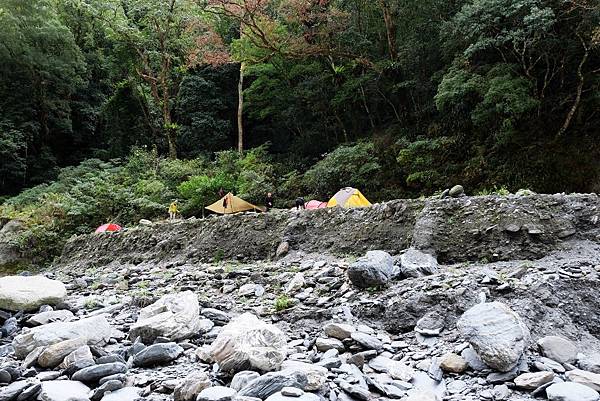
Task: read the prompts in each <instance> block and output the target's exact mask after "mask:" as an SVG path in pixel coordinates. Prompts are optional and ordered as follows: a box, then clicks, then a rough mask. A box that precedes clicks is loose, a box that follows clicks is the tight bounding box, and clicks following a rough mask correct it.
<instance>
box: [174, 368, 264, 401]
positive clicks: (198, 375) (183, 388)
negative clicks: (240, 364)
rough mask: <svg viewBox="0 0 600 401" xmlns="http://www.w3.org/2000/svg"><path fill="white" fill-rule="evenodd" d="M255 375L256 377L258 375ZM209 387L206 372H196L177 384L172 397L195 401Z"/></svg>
mask: <svg viewBox="0 0 600 401" xmlns="http://www.w3.org/2000/svg"><path fill="white" fill-rule="evenodd" d="M256 375H257V376H258V373H257V374H256ZM210 385H211V383H210V379H209V377H208V375H207V374H206V372H203V371H201V370H196V371H193V372H192V373H190V374H188V375H187V376H186V377H185V378H184V379H183V380H182V381H181V382H179V384H178V385H177V387H175V391H174V393H173V397H174V399H175V401H195V400H196V397H197V396H198V394H200V392H201V391H202V390H204V389H206V388H208V387H210Z"/></svg>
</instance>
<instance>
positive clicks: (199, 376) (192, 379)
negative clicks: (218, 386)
mask: <svg viewBox="0 0 600 401" xmlns="http://www.w3.org/2000/svg"><path fill="white" fill-rule="evenodd" d="M210 386H211V382H210V379H209V377H208V375H207V374H206V372H203V371H201V370H196V371H193V372H192V373H190V374H188V375H187V376H186V377H185V378H184V379H183V380H182V381H181V382H180V383H179V384H178V385H177V387H175V392H174V393H173V397H174V399H175V401H196V397H198V394H200V392H201V391H202V390H204V389H205V388H208V387H210Z"/></svg>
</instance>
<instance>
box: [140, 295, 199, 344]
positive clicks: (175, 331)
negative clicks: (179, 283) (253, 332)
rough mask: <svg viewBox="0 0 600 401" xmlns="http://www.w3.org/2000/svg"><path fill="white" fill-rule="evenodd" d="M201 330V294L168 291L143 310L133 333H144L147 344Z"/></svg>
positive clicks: (181, 336)
mask: <svg viewBox="0 0 600 401" xmlns="http://www.w3.org/2000/svg"><path fill="white" fill-rule="evenodd" d="M199 330H200V306H199V304H198V297H197V296H196V294H194V293H193V292H191V291H185V292H180V293H175V294H167V295H164V296H163V297H161V298H160V299H159V300H158V301H156V302H155V303H153V304H152V305H150V306H147V307H145V308H143V309H142V310H141V311H140V314H139V316H138V320H137V322H136V323H135V324H133V325H132V326H131V328H130V330H129V337H130V338H132V339H135V338H136V337H138V336H139V337H141V339H142V342H144V343H145V344H149V343H152V342H153V341H154V340H155V339H156V338H157V337H166V338H168V339H170V340H173V341H178V340H183V339H185V338H189V337H192V336H193V335H195V334H197V333H198V331H199Z"/></svg>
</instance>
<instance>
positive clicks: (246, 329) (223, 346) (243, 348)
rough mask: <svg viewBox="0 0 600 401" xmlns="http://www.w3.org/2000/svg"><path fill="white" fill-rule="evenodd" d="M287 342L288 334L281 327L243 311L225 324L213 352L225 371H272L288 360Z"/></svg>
mask: <svg viewBox="0 0 600 401" xmlns="http://www.w3.org/2000/svg"><path fill="white" fill-rule="evenodd" d="M286 345H287V338H286V335H285V334H284V333H283V332H282V331H281V330H280V329H279V328H278V327H276V326H274V325H272V324H268V323H265V322H263V321H262V320H260V319H258V318H257V317H256V316H254V315H253V314H251V313H244V314H242V315H240V316H238V317H237V318H235V319H233V320H232V321H231V322H229V323H228V324H227V325H225V326H224V327H223V329H222V330H221V331H220V332H219V335H218V336H217V338H216V340H215V341H214V342H213V343H212V345H211V348H210V354H211V357H212V358H213V359H214V360H215V361H216V362H218V363H219V367H220V368H221V370H223V371H224V372H239V371H241V370H247V369H250V368H254V369H258V370H262V371H272V370H276V369H279V367H280V366H281V363H282V362H283V360H284V359H285V357H286Z"/></svg>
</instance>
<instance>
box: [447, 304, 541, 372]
mask: <svg viewBox="0 0 600 401" xmlns="http://www.w3.org/2000/svg"><path fill="white" fill-rule="evenodd" d="M457 327H458V329H459V331H460V332H461V334H462V335H463V337H465V338H466V339H467V341H468V342H469V343H470V344H471V346H472V347H473V348H474V349H475V351H476V352H477V354H478V355H479V357H480V358H481V359H482V360H483V362H485V363H486V364H487V365H488V366H489V367H491V368H493V369H496V370H499V371H501V372H508V371H510V370H512V369H513V368H514V367H515V366H517V364H518V363H519V359H521V356H522V355H523V352H524V351H525V349H526V348H527V345H528V343H529V339H530V336H529V329H528V328H527V326H526V325H525V323H524V322H523V320H522V319H521V318H520V317H519V315H517V313H515V312H514V311H512V310H511V309H510V308H509V307H508V306H506V305H505V304H503V303H501V302H490V303H481V304H478V305H475V306H473V307H472V308H471V309H469V310H468V311H466V312H465V313H464V314H463V315H462V317H461V318H460V319H459V320H458V322H457Z"/></svg>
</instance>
